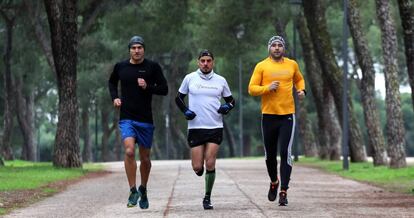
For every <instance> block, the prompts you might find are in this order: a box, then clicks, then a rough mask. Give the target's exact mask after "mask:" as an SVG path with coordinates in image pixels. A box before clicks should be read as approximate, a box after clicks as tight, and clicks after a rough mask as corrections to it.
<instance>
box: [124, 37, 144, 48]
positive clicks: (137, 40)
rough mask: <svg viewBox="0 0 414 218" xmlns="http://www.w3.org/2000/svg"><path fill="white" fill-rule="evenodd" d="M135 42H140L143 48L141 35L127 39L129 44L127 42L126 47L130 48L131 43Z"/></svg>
mask: <svg viewBox="0 0 414 218" xmlns="http://www.w3.org/2000/svg"><path fill="white" fill-rule="evenodd" d="M135 44H140V45H142V46H143V47H144V48H145V45H144V39H143V38H142V37H141V36H133V37H132V38H131V39H130V40H129V44H128V48H131V46H132V45H135Z"/></svg>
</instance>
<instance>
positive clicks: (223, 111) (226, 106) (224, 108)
mask: <svg viewBox="0 0 414 218" xmlns="http://www.w3.org/2000/svg"><path fill="white" fill-rule="evenodd" d="M231 109H233V105H232V104H230V103H225V104H222V105H221V106H220V108H219V109H218V110H217V112H218V113H219V114H228V113H229V111H230V110H231Z"/></svg>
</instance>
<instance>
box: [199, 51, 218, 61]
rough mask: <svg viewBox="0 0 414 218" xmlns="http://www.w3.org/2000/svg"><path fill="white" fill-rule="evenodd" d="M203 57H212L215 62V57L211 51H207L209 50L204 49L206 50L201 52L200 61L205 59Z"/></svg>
mask: <svg viewBox="0 0 414 218" xmlns="http://www.w3.org/2000/svg"><path fill="white" fill-rule="evenodd" d="M203 56H210V57H211V59H213V60H214V56H213V53H211V52H210V51H209V50H207V49H204V50H202V51H201V52H200V54H199V55H198V59H200V58H201V57H203Z"/></svg>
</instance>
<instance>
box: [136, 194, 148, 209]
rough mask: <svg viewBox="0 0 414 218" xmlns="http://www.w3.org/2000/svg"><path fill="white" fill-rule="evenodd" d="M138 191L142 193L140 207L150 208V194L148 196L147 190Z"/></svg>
mask: <svg viewBox="0 0 414 218" xmlns="http://www.w3.org/2000/svg"><path fill="white" fill-rule="evenodd" d="M138 192H140V193H141V199H139V207H140V208H141V209H148V207H149V202H148V196H147V190H144V191H142V190H138Z"/></svg>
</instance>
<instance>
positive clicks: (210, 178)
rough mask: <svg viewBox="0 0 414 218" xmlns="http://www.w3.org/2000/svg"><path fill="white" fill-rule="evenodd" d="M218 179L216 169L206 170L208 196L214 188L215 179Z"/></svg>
mask: <svg viewBox="0 0 414 218" xmlns="http://www.w3.org/2000/svg"><path fill="white" fill-rule="evenodd" d="M215 179H216V170H215V169H214V170H211V171H210V170H206V177H205V180H206V196H210V195H211V190H212V189H213V185H214V180H215Z"/></svg>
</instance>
